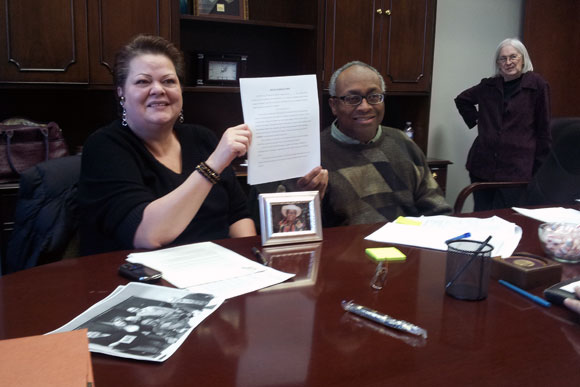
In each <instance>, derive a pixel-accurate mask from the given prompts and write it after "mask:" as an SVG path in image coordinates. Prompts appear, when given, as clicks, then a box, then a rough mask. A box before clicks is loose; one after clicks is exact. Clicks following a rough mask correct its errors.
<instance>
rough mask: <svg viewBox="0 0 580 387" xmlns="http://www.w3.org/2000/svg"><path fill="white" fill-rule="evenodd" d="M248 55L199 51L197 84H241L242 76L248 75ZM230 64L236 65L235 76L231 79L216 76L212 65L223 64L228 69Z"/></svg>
mask: <svg viewBox="0 0 580 387" xmlns="http://www.w3.org/2000/svg"><path fill="white" fill-rule="evenodd" d="M247 62H248V56H247V55H243V54H225V53H202V52H200V53H197V70H198V74H197V80H196V83H195V84H196V85H197V86H232V87H237V86H239V85H240V78H243V77H244V76H245V75H246V67H247ZM228 65H231V66H235V67H234V68H235V77H232V78H231V79H226V78H227V77H226V78H221V77H216V76H215V73H214V69H212V66H221V67H223V68H225V69H226V70H227V72H228V73H229V74H228V75H231V73H230V71H231V70H229V69H228V67H229V66H228Z"/></svg>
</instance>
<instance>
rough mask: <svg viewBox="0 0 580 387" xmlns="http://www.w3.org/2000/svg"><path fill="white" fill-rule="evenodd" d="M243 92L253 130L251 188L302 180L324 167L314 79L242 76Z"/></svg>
mask: <svg viewBox="0 0 580 387" xmlns="http://www.w3.org/2000/svg"><path fill="white" fill-rule="evenodd" d="M240 94H241V98H242V110H243V113H244V122H245V123H246V124H248V125H249V126H250V129H251V130H252V144H251V146H250V149H249V151H248V184H251V185H254V184H262V183H268V182H272V181H279V180H285V179H291V178H295V177H302V176H304V175H306V173H308V172H310V171H311V170H312V169H313V168H314V167H317V166H318V165H320V119H319V107H318V89H317V86H316V76H315V75H299V76H291V77H270V78H242V79H240Z"/></svg>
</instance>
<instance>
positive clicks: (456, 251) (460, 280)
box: [445, 239, 493, 300]
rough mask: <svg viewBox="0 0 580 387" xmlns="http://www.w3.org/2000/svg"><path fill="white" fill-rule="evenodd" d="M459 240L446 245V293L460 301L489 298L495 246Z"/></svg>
mask: <svg viewBox="0 0 580 387" xmlns="http://www.w3.org/2000/svg"><path fill="white" fill-rule="evenodd" d="M482 244H483V242H478V241H472V240H466V239H460V240H457V241H451V242H449V243H448V245H447V265H446V267H445V292H446V293H447V294H449V295H450V296H452V297H454V298H457V299H460V300H483V299H485V298H486V297H487V288H488V285H489V276H490V271H491V252H492V250H493V246H492V245H490V244H485V246H482Z"/></svg>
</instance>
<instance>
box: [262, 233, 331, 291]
mask: <svg viewBox="0 0 580 387" xmlns="http://www.w3.org/2000/svg"><path fill="white" fill-rule="evenodd" d="M321 251H322V243H321V242H317V243H305V244H299V245H290V246H275V247H265V248H264V249H262V256H263V257H264V259H265V260H266V262H268V266H270V267H272V268H274V269H276V270H280V271H283V272H285V273H293V274H296V276H294V277H293V278H292V279H290V280H288V281H286V282H283V283H281V284H277V285H274V286H270V287H267V288H264V289H261V290H260V291H264V292H267V291H271V290H278V289H288V288H294V287H302V286H311V285H314V284H316V278H317V276H318V266H319V263H320V253H321Z"/></svg>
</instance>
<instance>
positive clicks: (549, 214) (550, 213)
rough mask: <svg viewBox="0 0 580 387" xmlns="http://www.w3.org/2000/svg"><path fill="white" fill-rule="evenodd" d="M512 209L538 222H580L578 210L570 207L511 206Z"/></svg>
mask: <svg viewBox="0 0 580 387" xmlns="http://www.w3.org/2000/svg"><path fill="white" fill-rule="evenodd" d="M512 209H513V210H514V211H516V212H519V213H520V214H522V215H525V216H527V217H529V218H533V219H536V220H539V221H540V222H546V223H552V222H564V223H577V224H580V211H578V210H574V209H572V208H563V207H549V208H536V209H528V208H518V207H512Z"/></svg>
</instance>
